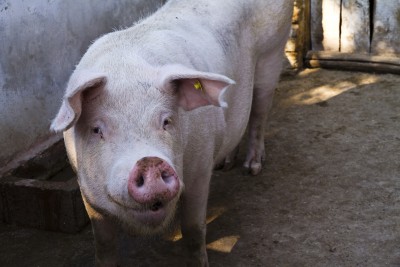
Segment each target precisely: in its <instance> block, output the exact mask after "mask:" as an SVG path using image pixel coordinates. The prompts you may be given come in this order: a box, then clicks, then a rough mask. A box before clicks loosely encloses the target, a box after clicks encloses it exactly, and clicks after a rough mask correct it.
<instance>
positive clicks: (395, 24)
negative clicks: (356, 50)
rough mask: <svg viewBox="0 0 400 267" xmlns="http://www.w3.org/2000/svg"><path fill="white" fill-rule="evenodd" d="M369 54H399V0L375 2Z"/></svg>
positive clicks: (378, 0) (377, 0)
mask: <svg viewBox="0 0 400 267" xmlns="http://www.w3.org/2000/svg"><path fill="white" fill-rule="evenodd" d="M374 11H375V12H374V31H373V33H372V47H371V52H372V54H375V55H385V54H400V0H391V1H388V0H375V8H374Z"/></svg>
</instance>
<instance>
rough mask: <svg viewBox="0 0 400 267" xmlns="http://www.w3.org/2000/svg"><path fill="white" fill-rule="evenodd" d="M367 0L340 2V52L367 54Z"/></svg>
mask: <svg viewBox="0 0 400 267" xmlns="http://www.w3.org/2000/svg"><path fill="white" fill-rule="evenodd" d="M369 49H370V14H369V0H342V25H341V36H340V51H341V52H345V53H369Z"/></svg>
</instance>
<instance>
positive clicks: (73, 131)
mask: <svg viewBox="0 0 400 267" xmlns="http://www.w3.org/2000/svg"><path fill="white" fill-rule="evenodd" d="M292 9H293V3H292V1H290V0H281V1H273V0H235V1H233V0H227V1H213V0H171V1H168V2H167V3H166V4H165V5H164V6H163V7H161V8H160V9H159V10H158V11H156V12H155V13H154V14H152V15H150V16H149V17H147V18H145V19H143V20H141V21H140V22H138V23H136V24H135V25H133V26H132V27H130V28H127V29H123V30H119V31H115V32H112V33H108V34H106V35H104V36H102V37H100V38H99V39H97V40H96V41H95V42H94V43H93V44H92V45H91V46H90V47H89V49H88V50H87V52H86V53H85V54H84V56H83V57H82V59H81V60H80V62H79V64H77V66H76V68H75V70H74V72H73V73H72V75H71V77H70V79H69V82H68V85H67V88H66V91H65V95H64V97H63V100H62V104H61V108H60V110H59V112H58V114H57V115H56V117H55V119H54V120H53V121H52V124H51V129H52V130H53V131H56V132H62V131H63V132H64V140H65V145H66V149H67V153H68V157H69V160H70V163H71V165H72V166H73V168H74V170H75V171H76V173H77V176H78V182H79V186H80V190H81V193H82V197H83V200H84V203H85V207H86V209H87V211H88V214H89V217H90V220H91V223H92V228H93V233H94V239H95V263H96V266H117V265H118V261H119V260H120V259H118V256H117V255H118V251H117V229H118V228H119V227H121V228H122V229H124V230H125V231H126V232H127V233H130V234H134V235H154V234H159V233H162V232H163V231H165V229H168V228H169V226H170V224H171V223H172V222H173V221H175V220H179V221H180V225H181V231H182V235H183V241H184V243H183V244H184V247H185V248H186V250H187V264H188V265H190V266H208V258H207V252H206V242H205V236H206V210H207V199H208V191H209V184H210V179H211V175H212V172H213V168H214V167H215V166H216V165H217V164H218V163H221V162H223V163H224V164H225V168H228V169H229V168H231V167H232V166H233V162H234V158H235V152H236V151H237V149H236V148H237V146H238V144H239V142H240V140H241V138H242V136H243V135H244V134H245V130H246V127H248V149H247V156H246V158H245V161H244V165H243V166H244V167H245V168H246V169H247V170H248V171H249V172H250V173H251V174H253V175H256V174H258V173H259V172H260V171H261V169H262V163H263V160H264V157H265V148H264V130H265V122H266V117H267V113H268V110H269V109H270V107H271V102H272V97H273V93H274V89H275V86H276V84H277V82H278V79H279V76H280V72H281V68H282V61H283V51H284V47H285V44H286V42H287V39H288V35H289V31H290V26H291V16H292ZM178 210H179V212H177V211H178ZM178 214H179V215H178ZM177 216H178V217H179V218H175V217H177ZM117 226H118V227H117Z"/></svg>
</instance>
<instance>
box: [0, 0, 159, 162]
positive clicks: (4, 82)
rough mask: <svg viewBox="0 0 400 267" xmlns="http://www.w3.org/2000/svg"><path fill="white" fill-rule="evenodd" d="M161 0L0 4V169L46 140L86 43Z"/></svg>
mask: <svg viewBox="0 0 400 267" xmlns="http://www.w3.org/2000/svg"><path fill="white" fill-rule="evenodd" d="M163 2H165V1H164V0H112V1H111V0H110V1H99V0H85V1H81V0H68V1H65V0H47V1H45V0H29V1H24V0H12V1H11V0H9V1H3V0H0V169H1V166H4V165H5V163H7V162H9V161H10V160H11V159H13V158H14V157H15V156H16V155H18V154H21V152H23V151H25V150H27V149H28V148H30V147H32V146H35V145H37V144H40V142H43V141H44V140H47V139H48V138H49V135H50V133H49V130H48V129H49V125H50V121H51V119H53V117H54V116H55V114H56V112H57V110H58V108H59V106H60V104H61V97H62V95H63V92H64V86H65V84H66V82H67V80H68V78H69V75H70V74H71V72H72V70H73V68H74V66H75V65H76V64H77V63H78V61H79V59H80V57H81V56H82V54H83V53H84V52H85V51H86V49H87V47H88V46H89V44H90V42H91V41H92V40H94V39H96V38H97V37H98V36H100V35H101V34H103V33H106V32H110V31H112V30H113V29H117V28H120V27H126V26H129V25H131V24H132V23H133V22H134V21H137V20H138V19H139V18H140V17H142V16H144V15H146V14H149V13H150V12H152V11H154V10H155V9H156V8H158V7H160V6H161V5H162V3H163Z"/></svg>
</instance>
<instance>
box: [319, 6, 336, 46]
mask: <svg viewBox="0 0 400 267" xmlns="http://www.w3.org/2000/svg"><path fill="white" fill-rule="evenodd" d="M322 28H323V34H324V39H323V41H322V45H323V48H324V50H325V51H339V36H340V31H339V30H340V0H323V1H322Z"/></svg>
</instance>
